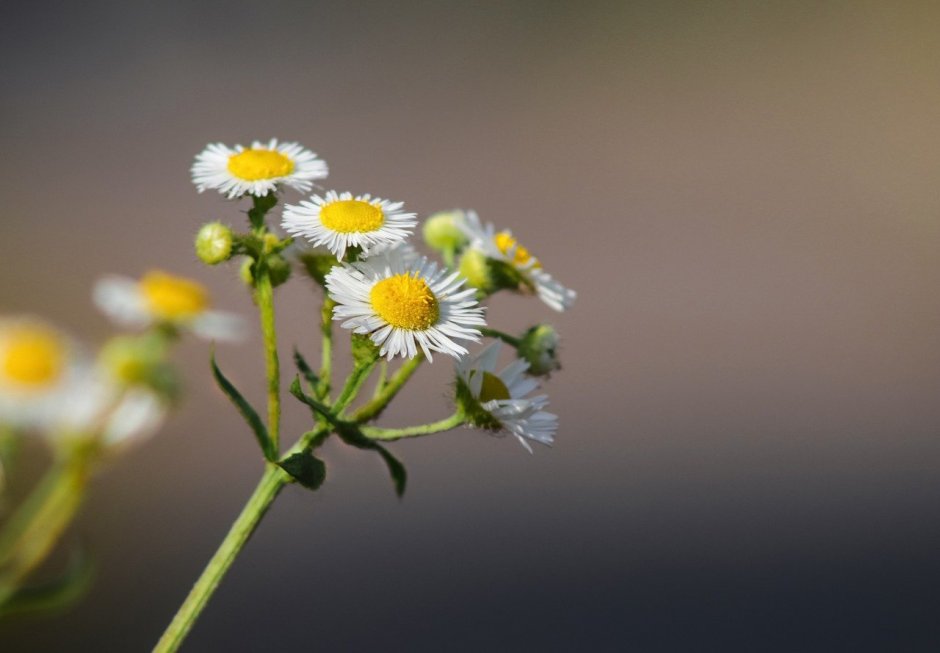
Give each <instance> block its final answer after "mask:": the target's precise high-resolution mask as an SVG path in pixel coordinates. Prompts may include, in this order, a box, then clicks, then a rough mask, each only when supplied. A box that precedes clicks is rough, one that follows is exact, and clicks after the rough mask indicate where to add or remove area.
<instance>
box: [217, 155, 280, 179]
mask: <svg viewBox="0 0 940 653" xmlns="http://www.w3.org/2000/svg"><path fill="white" fill-rule="evenodd" d="M228 171H229V172H231V173H232V174H233V175H235V176H236V177H238V178H239V179H244V180H245V181H259V180H261V179H275V178H276V177H286V176H287V175H289V174H290V173H292V172H293V171H294V162H293V161H291V160H290V159H288V158H287V157H286V156H284V155H283V154H281V153H280V152H275V151H274V150H245V151H243V152H239V153H238V154H233V155H232V156H230V157H229V159H228Z"/></svg>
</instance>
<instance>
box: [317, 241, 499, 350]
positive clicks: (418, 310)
mask: <svg viewBox="0 0 940 653" xmlns="http://www.w3.org/2000/svg"><path fill="white" fill-rule="evenodd" d="M463 283H464V280H463V279H462V278H460V275H459V274H458V273H456V272H455V273H452V274H448V272H447V270H446V269H443V270H438V269H437V264H436V263H432V262H428V260H427V259H426V258H424V257H421V258H420V259H415V258H414V257H413V256H411V255H409V250H408V248H401V247H399V248H394V249H392V250H390V251H388V252H386V253H384V254H382V255H381V256H375V257H372V258H369V259H368V260H366V261H362V262H359V263H353V264H352V265H350V264H343V265H342V266H336V267H334V268H333V269H332V270H331V271H330V273H329V274H328V275H327V277H326V287H327V290H328V291H329V293H330V297H332V298H333V300H334V301H335V302H336V304H337V305H336V307H335V308H334V309H333V319H334V320H345V322H343V324H342V326H343V327H344V328H346V329H352V330H353V331H354V332H355V333H361V334H370V335H371V339H372V342H374V343H375V344H376V346H378V347H379V353H380V355H382V356H387V357H388V359H389V360H391V359H392V358H393V357H394V356H407V357H408V358H414V357H415V356H416V355H417V353H418V349H417V348H418V347H419V346H420V347H421V349H422V351H423V352H424V354H425V356H427V357H428V360H431V351H432V350H433V351H439V352H442V353H445V354H449V355H450V356H454V357H455V358H459V357H460V356H463V355H464V354H466V353H467V350H466V349H465V348H464V347H462V346H460V345H458V344H457V343H456V342H454V339H461V340H473V341H478V340H479V339H480V332H479V330H477V329H475V328H474V327H476V326H485V325H486V322H485V321H484V319H483V309H482V308H480V307H479V306H478V305H477V300H476V298H475V297H474V293H475V291H474V289H473V288H466V289H463V290H461V286H462V285H463Z"/></svg>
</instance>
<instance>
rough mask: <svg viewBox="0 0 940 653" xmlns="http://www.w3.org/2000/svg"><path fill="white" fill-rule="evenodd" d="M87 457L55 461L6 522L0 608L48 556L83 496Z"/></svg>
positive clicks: (79, 454) (78, 454)
mask: <svg viewBox="0 0 940 653" xmlns="http://www.w3.org/2000/svg"><path fill="white" fill-rule="evenodd" d="M89 471H90V454H89V452H86V451H84V450H75V451H73V452H72V453H71V454H70V455H68V456H66V457H63V458H61V459H60V460H58V461H57V462H56V463H55V465H54V466H53V467H52V469H50V470H49V472H47V474H46V476H45V478H44V479H43V480H42V481H41V482H40V484H39V486H37V487H36V489H35V490H33V493H32V494H31V495H30V497H29V498H28V499H27V500H26V502H25V503H24V504H23V505H22V506H21V507H20V509H19V511H18V512H17V513H16V514H15V515H14V516H13V518H12V519H11V520H10V523H9V524H8V525H7V529H6V530H5V531H4V533H3V536H2V542H0V563H2V565H3V567H4V569H3V572H2V573H0V605H2V604H3V603H4V602H6V600H7V599H9V598H10V597H11V596H12V595H13V594H14V593H15V592H16V591H17V589H19V587H20V585H21V584H22V582H23V581H24V580H25V579H26V577H27V576H29V574H30V573H31V572H32V571H33V570H35V569H36V568H37V567H38V566H39V565H40V564H41V563H42V562H43V561H44V560H45V559H46V557H47V556H48V555H49V553H50V552H51V551H52V548H53V547H54V546H55V544H56V542H58V540H59V537H60V536H61V535H62V532H63V531H64V530H65V529H66V528H67V527H68V525H69V524H70V523H71V521H72V519H73V518H74V516H75V513H76V512H77V511H78V507H79V506H80V505H81V503H82V498H83V497H84V494H85V492H84V490H85V486H86V484H87V481H88V475H89Z"/></svg>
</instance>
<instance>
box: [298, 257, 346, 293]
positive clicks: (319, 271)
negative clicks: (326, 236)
mask: <svg viewBox="0 0 940 653" xmlns="http://www.w3.org/2000/svg"><path fill="white" fill-rule="evenodd" d="M300 262H301V263H302V264H303V266H304V270H306V271H307V274H309V275H310V277H311V278H312V279H313V280H314V281H316V282H317V283H318V284H320V285H321V286H324V287H325V286H326V275H328V274H329V273H330V270H332V269H333V268H334V267H335V266H337V265H339V261H337V260H336V257H335V256H333V255H332V254H330V253H328V252H327V253H319V252H305V253H303V254H301V255H300Z"/></svg>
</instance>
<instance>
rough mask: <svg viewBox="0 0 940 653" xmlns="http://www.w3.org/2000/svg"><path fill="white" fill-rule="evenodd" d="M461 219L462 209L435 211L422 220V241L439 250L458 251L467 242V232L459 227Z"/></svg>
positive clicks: (462, 219)
mask: <svg viewBox="0 0 940 653" xmlns="http://www.w3.org/2000/svg"><path fill="white" fill-rule="evenodd" d="M463 221H464V217H463V211H460V210H459V209H454V210H453V211H440V212H438V213H435V214H434V215H432V216H430V217H429V218H428V219H427V220H425V221H424V227H423V230H422V233H423V235H424V242H425V243H427V245H428V247H431V248H433V249H436V250H437V251H439V252H443V251H446V250H450V251H453V252H456V251H459V250H460V249H462V248H463V247H464V246H466V244H467V234H465V233H464V231H463V230H462V229H461V228H460V225H461V224H462V223H463Z"/></svg>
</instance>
